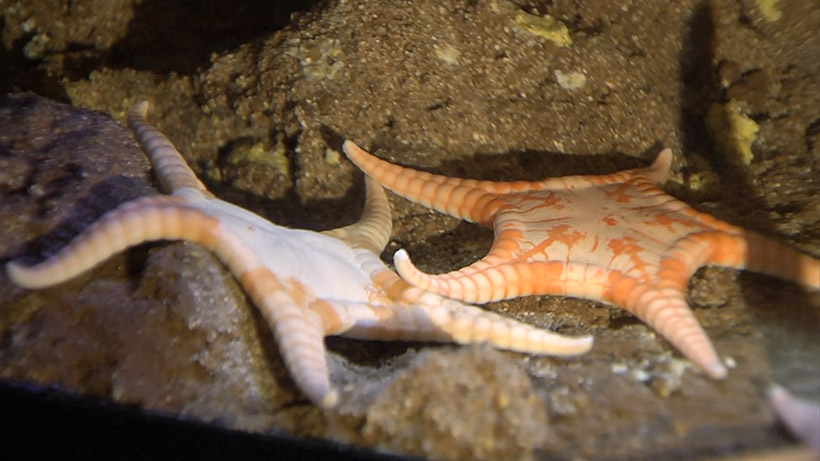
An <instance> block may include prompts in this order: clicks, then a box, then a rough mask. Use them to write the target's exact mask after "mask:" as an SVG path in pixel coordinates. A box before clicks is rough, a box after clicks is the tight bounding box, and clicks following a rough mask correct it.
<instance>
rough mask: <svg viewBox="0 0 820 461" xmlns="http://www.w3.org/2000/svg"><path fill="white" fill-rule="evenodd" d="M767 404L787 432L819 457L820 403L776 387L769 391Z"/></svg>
mask: <svg viewBox="0 0 820 461" xmlns="http://www.w3.org/2000/svg"><path fill="white" fill-rule="evenodd" d="M769 402H771V404H772V406H773V407H774V411H775V413H777V416H778V418H780V420H781V421H783V424H785V425H786V427H787V428H788V429H789V431H791V433H792V434H794V435H795V436H796V437H798V438H799V439H800V440H802V441H803V442H805V443H806V445H808V446H809V447H810V448H811V449H812V450H813V451H814V454H815V456H818V457H820V403H817V402H811V401H808V400H804V399H799V398H796V397H794V396H792V395H791V393H789V391H787V390H786V389H785V388H783V387H781V386H778V385H774V386H772V387H771V388H770V389H769Z"/></svg>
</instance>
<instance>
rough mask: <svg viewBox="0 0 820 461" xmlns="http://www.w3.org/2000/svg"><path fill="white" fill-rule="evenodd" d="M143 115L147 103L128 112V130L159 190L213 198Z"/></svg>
mask: <svg viewBox="0 0 820 461" xmlns="http://www.w3.org/2000/svg"><path fill="white" fill-rule="evenodd" d="M147 115H148V101H142V102H139V103H137V104H135V105H134V106H133V107H131V109H130V110H129V111H128V127H129V128H131V131H133V133H134V137H135V138H137V141H139V143H140V145H141V146H142V149H143V151H145V152H146V153H147V154H148V157H149V159H150V160H151V165H152V166H153V167H154V171H155V174H156V176H157V179H158V180H159V183H160V186H162V190H163V191H164V192H167V193H178V192H180V191H181V190H182V189H191V190H192V191H196V192H198V193H199V194H202V195H203V196H205V197H209V198H211V197H213V194H211V193H210V192H208V189H206V188H205V186H204V185H203V184H202V182H201V181H200V180H199V179H197V177H196V175H195V174H194V172H193V171H191V168H190V167H189V166H188V163H186V162H185V159H183V158H182V155H180V153H179V151H178V150H177V149H176V147H174V145H173V144H171V141H170V140H168V138H167V137H166V136H165V135H164V134H162V132H161V131H159V130H157V129H156V128H154V127H153V126H151V125H149V124H148V122H147V121H146V120H145V117H146V116H147ZM194 195H196V194H194Z"/></svg>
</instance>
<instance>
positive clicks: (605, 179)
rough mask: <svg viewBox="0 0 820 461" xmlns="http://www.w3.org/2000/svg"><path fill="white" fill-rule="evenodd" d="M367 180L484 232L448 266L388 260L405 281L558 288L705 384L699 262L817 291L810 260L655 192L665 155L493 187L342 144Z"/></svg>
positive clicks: (504, 294)
mask: <svg viewBox="0 0 820 461" xmlns="http://www.w3.org/2000/svg"><path fill="white" fill-rule="evenodd" d="M344 151H345V153H346V154H347V156H348V157H349V158H350V159H351V160H352V161H353V163H355V164H356V165H357V166H358V167H359V168H360V169H362V171H364V172H365V173H366V174H367V175H368V176H370V177H372V178H375V179H376V180H378V181H379V182H380V183H381V184H382V185H383V186H385V187H386V188H387V189H389V190H391V191H393V192H395V193H396V194H398V195H400V196H402V197H405V198H407V199H409V200H411V201H414V202H417V203H420V204H422V205H424V206H426V207H428V208H433V209H435V210H437V211H440V212H442V213H447V214H449V215H451V216H454V217H456V218H460V219H464V220H467V221H470V222H475V223H479V224H482V225H485V226H488V227H492V229H493V231H494V235H495V238H494V241H493V244H492V247H491V248H490V250H489V252H488V253H487V255H486V256H484V257H483V258H482V259H481V260H479V261H476V262H475V263H473V264H471V265H469V266H466V267H464V268H461V269H458V270H454V271H452V272H449V273H445V274H439V275H430V274H426V273H423V272H421V271H420V270H419V269H417V268H416V266H415V265H413V263H412V262H411V261H410V259H409V257H408V255H407V253H406V252H405V251H404V250H399V251H398V252H396V254H395V256H394V263H395V266H396V270H397V271H398V272H399V274H400V275H401V276H402V278H404V279H405V280H407V281H408V282H409V283H411V284H413V285H415V286H417V287H419V288H423V289H425V290H430V291H433V292H435V293H438V294H441V295H443V296H447V297H449V298H453V299H458V300H462V301H466V302H471V303H485V302H489V301H498V300H502V299H510V298H515V297H518V296H527V295H565V296H573V297H578V298H585V299H591V300H596V301H601V302H604V303H608V304H613V305H616V306H620V307H622V308H624V309H626V310H628V311H629V312H631V313H633V314H634V315H636V316H638V317H639V318H640V319H642V320H643V321H644V322H646V323H648V324H649V325H650V326H651V327H652V328H654V329H655V330H656V331H658V332H659V333H660V334H661V335H663V336H664V337H665V338H666V339H667V340H668V341H669V342H670V343H672V345H674V346H675V347H677V348H678V349H679V350H680V351H681V352H682V353H683V354H684V355H685V356H687V357H688V358H689V359H690V360H692V361H693V362H694V363H696V364H697V365H698V366H700V367H701V368H703V369H704V370H705V371H706V372H707V374H708V375H709V376H711V377H713V378H715V379H721V378H723V377H725V376H726V374H727V371H726V368H725V366H724V364H723V363H722V361H721V360H720V358H719V357H718V355H717V353H716V351H715V348H714V346H713V345H712V343H711V341H710V340H709V338H708V336H707V335H706V333H705V332H704V330H703V328H702V327H701V326H700V324H699V323H698V321H697V319H696V318H695V316H694V314H693V313H692V310H691V308H690V307H689V305H688V304H687V302H686V286H687V283H688V281H689V279H690V278H691V276H692V275H693V274H694V273H695V271H696V270H697V269H698V268H699V267H701V266H705V265H716V266H728V267H733V268H737V269H748V270H752V271H757V272H762V273H766V274H769V275H774V276H778V277H782V278H785V279H789V280H792V281H795V282H798V283H800V284H802V285H804V286H805V287H807V288H809V289H815V290H816V289H818V288H820V261H818V260H817V259H814V258H812V257H810V256H807V255H804V254H801V253H799V252H797V251H795V250H793V249H791V248H789V247H787V246H785V245H782V244H780V243H777V242H775V241H773V240H770V239H768V238H766V237H763V236H761V235H759V234H756V233H753V232H749V231H745V230H743V229H741V228H738V227H736V226H733V225H731V224H728V223H726V222H723V221H721V220H719V219H717V218H715V217H713V216H711V215H708V214H705V213H701V212H698V211H696V210H695V209H693V208H692V207H690V206H689V205H687V204H686V203H684V202H682V201H680V200H677V199H675V198H674V197H672V196H670V195H668V194H666V193H665V192H664V191H663V190H662V189H661V188H660V185H662V184H663V183H664V182H665V181H666V178H667V176H668V174H669V168H670V165H671V162H672V152H671V150H669V149H664V150H663V151H662V152H661V153H660V154H659V155H658V157H657V158H656V159H655V161H654V163H652V164H651V165H650V166H648V167H644V168H637V169H632V170H624V171H619V172H616V173H613V174H609V175H589V176H565V177H557V178H550V179H545V180H542V181H534V182H525V181H511V182H493V181H480V180H472V179H458V178H449V177H446V176H441V175H435V174H431V173H427V172H423V171H418V170H414V169H411V168H405V167H401V166H398V165H395V164H392V163H389V162H386V161H384V160H381V159H379V158H378V157H375V156H373V155H372V154H369V153H368V152H366V151H364V150H362V149H361V148H360V147H358V146H357V145H356V144H354V143H353V142H352V141H346V142H345V144H344Z"/></svg>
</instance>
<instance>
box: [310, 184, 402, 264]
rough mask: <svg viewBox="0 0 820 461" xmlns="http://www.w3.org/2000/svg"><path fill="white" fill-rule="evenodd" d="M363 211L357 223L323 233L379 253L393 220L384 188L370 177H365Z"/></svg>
mask: <svg viewBox="0 0 820 461" xmlns="http://www.w3.org/2000/svg"><path fill="white" fill-rule="evenodd" d="M365 189H366V190H365V201H364V211H363V212H362V217H361V219H359V222H357V223H355V224H351V225H349V226H345V227H340V228H338V229H332V230H329V231H325V232H323V233H324V234H325V235H329V236H331V237H336V238H338V239H340V240H342V241H344V242H345V243H347V244H348V245H349V246H351V247H360V248H364V249H367V250H369V251H372V252H373V253H376V254H378V253H381V252H382V250H383V249H384V247H385V246H386V245H387V242H388V241H389V240H390V232H391V231H392V229H393V219H392V217H391V216H390V203H389V202H388V201H387V196H386V195H385V193H384V188H382V186H381V185H380V184H379V183H378V182H377V181H376V180H375V179H373V178H371V177H370V176H365Z"/></svg>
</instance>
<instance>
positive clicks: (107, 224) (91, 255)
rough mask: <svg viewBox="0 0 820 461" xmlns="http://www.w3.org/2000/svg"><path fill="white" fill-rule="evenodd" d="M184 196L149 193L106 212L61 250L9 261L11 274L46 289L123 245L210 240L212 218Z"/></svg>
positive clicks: (20, 281)
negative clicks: (31, 262) (26, 261)
mask: <svg viewBox="0 0 820 461" xmlns="http://www.w3.org/2000/svg"><path fill="white" fill-rule="evenodd" d="M184 201H185V199H183V198H180V197H169V196H158V197H145V198H140V199H137V200H133V201H131V202H128V203H125V204H123V205H121V206H119V207H117V208H115V209H114V210H111V211H109V212H108V213H106V214H104V215H103V216H102V217H101V218H100V219H99V220H98V221H97V222H96V223H94V224H93V225H91V226H90V227H89V228H88V229H86V230H85V231H84V232H83V233H82V234H80V235H79V236H77V237H76V238H74V240H73V241H72V242H71V243H69V244H68V246H66V247H65V248H63V249H62V250H61V251H60V252H59V253H57V254H56V255H54V256H53V257H52V258H49V259H48V260H46V261H43V262H41V263H39V264H37V265H35V266H31V267H25V266H23V265H22V264H20V263H19V262H18V261H12V262H9V263H8V264H7V266H6V270H7V272H8V276H9V278H10V279H11V280H12V281H13V282H14V283H16V284H17V285H19V286H22V287H24V288H30V289H32V288H44V287H48V286H52V285H56V284H58V283H62V282H64V281H66V280H68V279H71V278H73V277H75V276H77V275H79V274H81V273H82V272H85V271H86V270H88V269H91V268H92V267H94V266H96V265H97V264H98V263H100V262H102V261H103V260H105V259H108V258H109V257H110V256H111V255H113V254H115V253H118V252H120V251H122V250H124V249H125V248H128V247H130V246H133V245H137V244H139V243H142V242H147V241H152V240H165V239H168V240H171V239H180V238H185V239H190V240H198V241H203V242H208V241H209V240H212V239H213V232H212V230H213V229H214V228H215V227H216V226H217V222H216V220H215V219H214V218H211V217H209V216H207V215H205V214H204V213H202V212H199V211H197V210H192V209H188V208H185V207H184V205H182V204H183V203H184Z"/></svg>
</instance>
